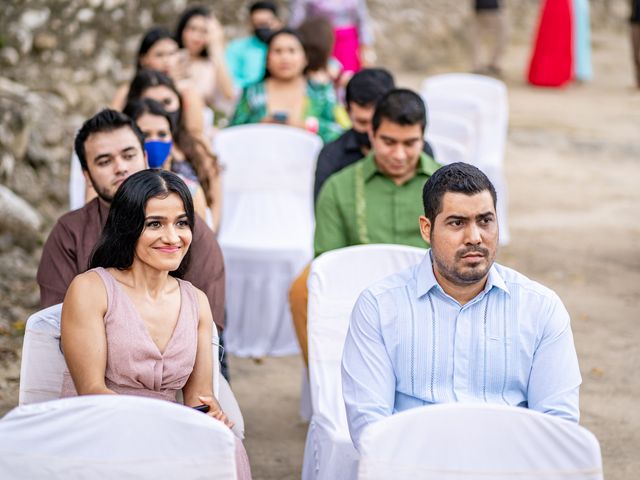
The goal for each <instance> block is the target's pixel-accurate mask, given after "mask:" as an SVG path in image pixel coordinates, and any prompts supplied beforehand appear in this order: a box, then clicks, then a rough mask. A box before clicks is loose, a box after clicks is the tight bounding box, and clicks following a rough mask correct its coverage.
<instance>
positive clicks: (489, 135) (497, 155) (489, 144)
mask: <svg viewBox="0 0 640 480" xmlns="http://www.w3.org/2000/svg"><path fill="white" fill-rule="evenodd" d="M422 91H423V92H424V94H425V96H426V98H427V99H431V98H434V97H445V98H446V97H449V98H466V99H472V100H474V101H476V102H477V104H478V106H479V107H480V115H481V118H482V122H481V124H480V125H479V127H480V129H479V154H480V157H479V158H478V166H479V167H480V168H482V166H493V167H496V166H498V165H502V164H503V163H504V151H505V146H506V139H507V127H508V123H509V106H508V99H507V87H506V86H505V84H504V82H502V81H500V80H497V79H495V78H491V77H487V76H485V75H475V74H471V73H448V74H443V75H435V76H433V77H429V78H427V79H426V80H425V81H424V83H423V85H422Z"/></svg>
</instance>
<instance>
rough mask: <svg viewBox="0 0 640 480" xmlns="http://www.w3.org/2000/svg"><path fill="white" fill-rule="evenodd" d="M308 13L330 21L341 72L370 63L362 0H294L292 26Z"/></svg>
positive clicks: (372, 57) (371, 53) (368, 32)
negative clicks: (341, 68)
mask: <svg viewBox="0 0 640 480" xmlns="http://www.w3.org/2000/svg"><path fill="white" fill-rule="evenodd" d="M310 17H324V18H327V19H328V20H329V21H330V22H331V24H332V25H333V29H334V33H335V45H334V47H333V56H334V57H335V58H336V59H338V60H339V61H340V63H341V64H342V67H343V70H344V72H351V73H352V74H353V73H355V72H357V71H359V70H360V69H361V68H362V67H369V66H373V64H374V63H375V60H376V58H375V52H374V51H373V47H372V46H373V34H372V32H371V25H370V22H369V13H368V11H367V4H366V1H365V0H293V1H292V2H291V21H290V23H291V26H292V27H294V28H296V27H298V26H299V25H300V24H301V23H302V22H303V21H304V20H306V19H307V18H310Z"/></svg>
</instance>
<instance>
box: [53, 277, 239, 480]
mask: <svg viewBox="0 0 640 480" xmlns="http://www.w3.org/2000/svg"><path fill="white" fill-rule="evenodd" d="M90 271H92V272H95V273H97V274H98V275H99V276H100V278H101V279H102V281H103V283H104V286H105V288H106V290H107V313H106V314H105V316H104V326H105V332H106V335H107V367H106V369H105V374H104V377H105V385H106V386H107V388H109V389H111V390H113V391H114V392H116V393H118V394H121V395H136V396H141V397H151V398H157V399H161V400H168V401H170V402H177V399H176V394H177V393H178V391H179V390H182V387H184V385H185V383H187V380H188V379H189V375H191V372H192V371H193V366H194V364H195V361H196V348H197V345H198V319H199V316H200V315H199V311H198V299H197V297H196V289H195V287H194V286H193V285H191V283H189V282H187V281H185V280H180V279H177V280H178V284H179V285H180V311H179V313H178V321H177V322H176V326H175V329H174V331H173V334H172V335H171V338H170V339H169V342H168V343H167V346H166V347H165V349H164V352H160V350H159V349H158V346H157V345H156V344H155V343H154V342H153V340H152V339H151V336H150V335H149V332H148V330H147V327H146V325H145V324H144V321H143V320H142V318H141V317H140V315H139V314H138V312H137V311H136V308H135V305H134V304H133V302H132V301H131V299H130V298H129V296H128V295H127V294H126V292H125V291H124V290H123V288H122V287H121V286H120V285H119V284H118V282H117V280H116V279H115V278H114V277H113V275H111V274H110V273H109V272H108V271H107V270H105V269H104V268H102V267H98V268H94V269H92V270H90ZM61 393H62V394H61V396H62V397H71V396H76V395H77V392H76V389H75V387H74V385H73V380H72V379H71V375H70V374H69V372H65V374H64V380H63V383H62V392H61ZM236 468H237V475H238V479H240V480H250V479H251V469H250V467H249V459H248V457H247V454H246V451H245V449H244V446H243V445H242V442H241V441H240V440H239V439H237V438H236Z"/></svg>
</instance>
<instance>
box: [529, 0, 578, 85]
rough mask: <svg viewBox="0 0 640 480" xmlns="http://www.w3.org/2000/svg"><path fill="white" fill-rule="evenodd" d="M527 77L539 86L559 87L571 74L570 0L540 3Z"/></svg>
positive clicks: (571, 34) (568, 79)
mask: <svg viewBox="0 0 640 480" xmlns="http://www.w3.org/2000/svg"><path fill="white" fill-rule="evenodd" d="M539 18H540V19H539V23H538V31H537V35H536V40H535V44H534V45H535V46H534V49H533V53H532V55H531V63H530V64H529V74H528V80H529V83H530V84H532V85H537V86H541V87H561V86H563V85H564V84H566V83H567V82H569V81H570V80H571V78H572V77H573V20H572V18H573V16H572V8H571V0H545V1H544V3H542V7H541V10H540V17H539Z"/></svg>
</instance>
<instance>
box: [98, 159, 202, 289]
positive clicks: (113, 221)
mask: <svg viewBox="0 0 640 480" xmlns="http://www.w3.org/2000/svg"><path fill="white" fill-rule="evenodd" d="M171 193H176V194H178V196H179V197H180V199H181V200H182V204H183V206H184V211H185V213H186V214H187V224H188V225H189V228H190V229H191V231H192V232H193V229H194V225H195V217H194V213H193V200H192V199H191V192H190V191H189V187H187V186H186V185H185V183H184V182H183V181H182V180H181V179H180V177H178V176H177V175H176V174H174V173H171V172H167V171H165V170H142V171H140V172H137V173H134V174H133V175H131V176H130V177H129V178H127V179H126V180H125V181H124V182H123V183H122V185H120V188H118V191H117V192H116V195H115V197H113V202H111V207H110V208H109V215H108V216H107V222H106V223H105V225H104V228H103V229H102V235H101V236H100V239H99V240H98V243H97V244H96V246H95V248H94V250H93V253H92V254H91V259H90V260H89V269H91V268H96V267H103V268H117V269H118V270H125V269H127V268H129V267H131V265H132V264H133V259H134V256H135V250H136V244H137V243H138V239H139V238H140V234H141V233H142V230H144V219H145V216H144V215H145V208H146V206H147V202H148V201H149V199H151V198H166V197H167V196H168V195H170V194H171ZM188 265H189V251H187V253H186V255H185V256H184V258H183V259H182V262H181V263H180V266H179V267H178V269H177V270H174V271H172V272H169V274H170V275H172V276H174V277H178V278H182V276H183V275H184V272H185V271H186V269H187V267H188Z"/></svg>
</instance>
